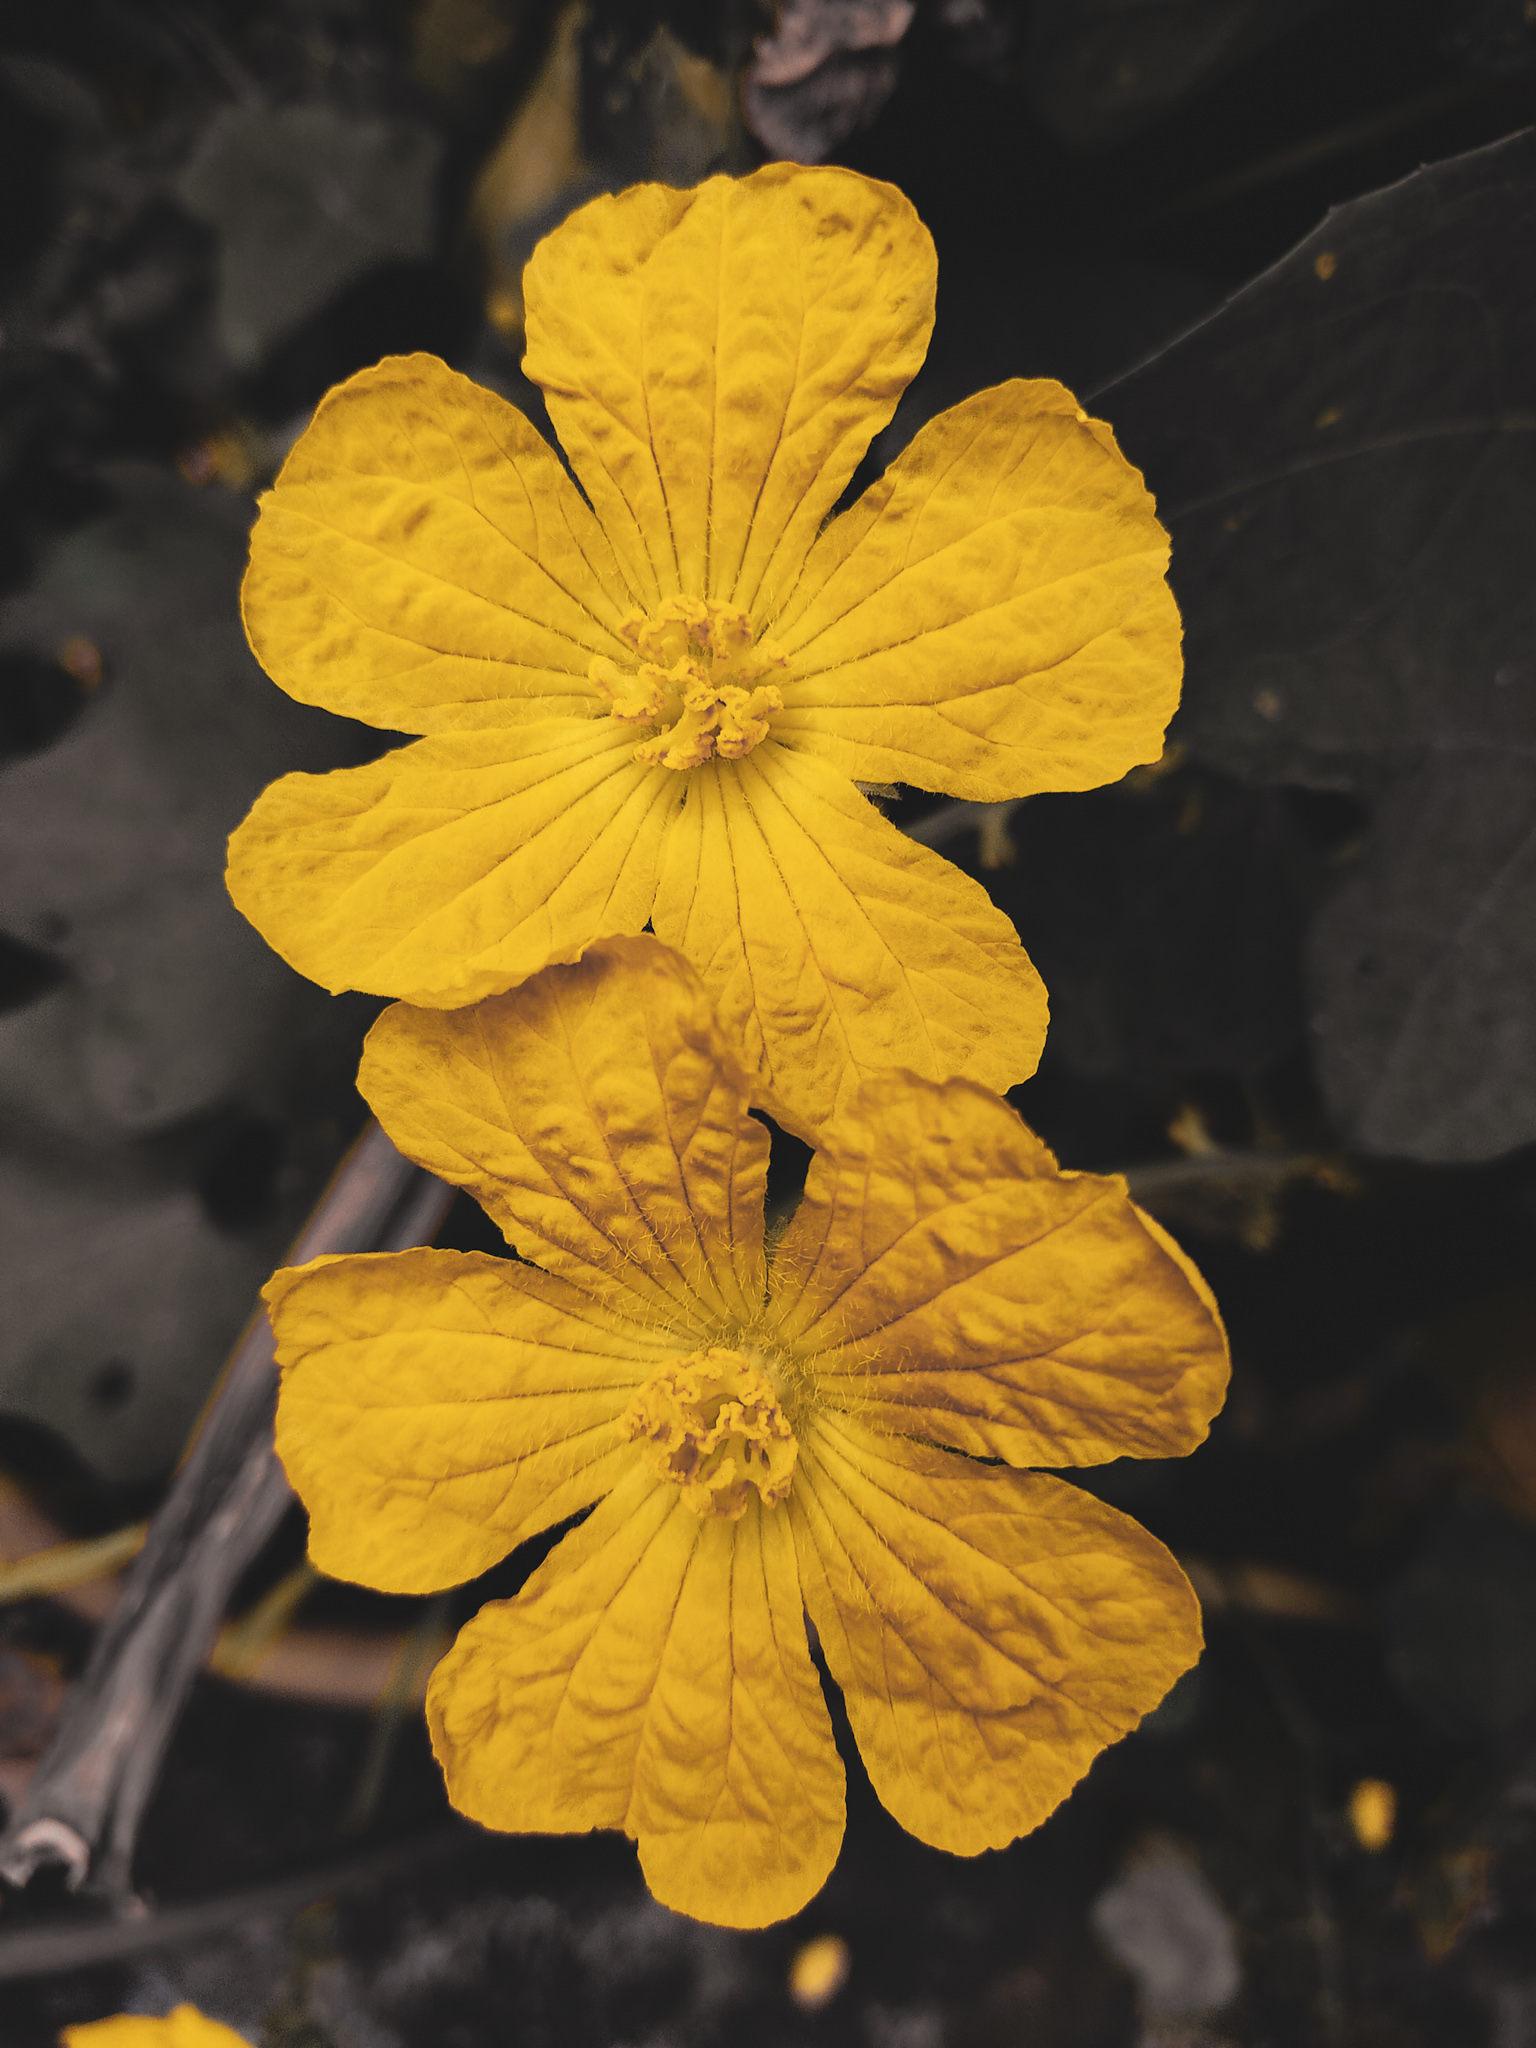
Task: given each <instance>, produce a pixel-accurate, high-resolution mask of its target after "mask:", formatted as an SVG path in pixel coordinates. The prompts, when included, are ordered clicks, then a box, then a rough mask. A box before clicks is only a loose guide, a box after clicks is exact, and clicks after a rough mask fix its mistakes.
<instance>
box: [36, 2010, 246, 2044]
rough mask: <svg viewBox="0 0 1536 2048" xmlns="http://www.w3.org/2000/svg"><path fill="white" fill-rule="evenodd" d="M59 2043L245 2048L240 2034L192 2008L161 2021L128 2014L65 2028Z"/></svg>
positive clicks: (167, 2016) (174, 2013) (175, 2011)
mask: <svg viewBox="0 0 1536 2048" xmlns="http://www.w3.org/2000/svg"><path fill="white" fill-rule="evenodd" d="M59 2040H60V2042H61V2043H62V2044H63V2048H247V2044H246V2041H245V2037H244V2035H243V2034H237V2033H236V2032H235V2030H234V2028H233V2027H225V2026H221V2025H220V2024H219V2022H218V2021H217V2020H211V2019H209V2018H207V2017H206V2015H205V2014H203V2013H200V2012H199V2011H198V2009H197V2007H196V2006H195V2005H178V2006H177V2007H176V2008H175V2009H174V2011H172V2012H168V2013H167V2014H166V2016H165V2018H164V2019H162V2020H152V2019H142V2018H140V2017H139V2015H138V2014H137V2013H130V2012H125V2013H119V2014H118V2015H117V2017H116V2018H115V2019H110V2020H89V2021H87V2022H86V2023H85V2025H83V2026H78V2027H65V2028H64V2030H63V2032H62V2033H61V2034H60V2035H59Z"/></svg>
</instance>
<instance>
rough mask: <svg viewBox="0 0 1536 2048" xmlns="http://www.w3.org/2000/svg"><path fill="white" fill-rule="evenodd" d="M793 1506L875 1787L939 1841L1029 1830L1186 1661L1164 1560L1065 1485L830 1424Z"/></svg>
mask: <svg viewBox="0 0 1536 2048" xmlns="http://www.w3.org/2000/svg"><path fill="white" fill-rule="evenodd" d="M790 1512H791V1516H792V1518H793V1522H794V1531H795V1547H796V1550H797V1552H798V1554H799V1559H800V1578H801V1583H802V1585H803V1587H804V1589H805V1603H806V1606H807V1607H808V1609H809V1610H810V1615H811V1619H812V1621H813V1622H814V1623H815V1625H816V1631H817V1634H818V1635H819V1637H820V1639H821V1647H822V1651H823V1653H824V1655H825V1657H826V1660H827V1668H828V1670H829V1671H830V1672H831V1673H832V1676H833V1677H834V1678H835V1679H836V1680H837V1683H838V1684H839V1685H840V1686H841V1687H842V1689H843V1696H844V1698H845V1700H846V1702H847V1707H848V1719H849V1721H850V1723H851V1724H852V1728H853V1733H854V1737H855V1739H856V1740H857V1742H858V1745H859V1754H860V1755H861V1756H862V1757H863V1759H864V1763H865V1766H866V1768H867V1769H868V1771H869V1775H870V1780H871V1782H872V1783H873V1785H874V1788H875V1790H876V1792H878V1793H879V1795H880V1798H881V1800H882V1801H883V1802H884V1804H885V1805H886V1806H887V1807H888V1808H889V1810H890V1811H891V1812H892V1813H893V1814H894V1815H895V1816H896V1818H897V1820H899V1821H900V1822H901V1824H902V1826H903V1827H904V1828H907V1829H909V1830H910V1831H911V1833H913V1834H914V1835H916V1836H918V1837H919V1839H920V1840H922V1841H924V1842H929V1843H931V1844H932V1845H933V1847H934V1848H936V1849H948V1850H951V1851H953V1852H954V1853H955V1854H956V1855H960V1856H974V1855H976V1854H977V1853H978V1852H979V1851H980V1850H982V1849H999V1848H1001V1847H1002V1846H1003V1844H1004V1843H1005V1842H1010V1841H1012V1840H1013V1838H1014V1836H1015V1835H1022V1834H1025V1833H1027V1832H1028V1830H1029V1829H1030V1828H1033V1827H1038V1826H1039V1824H1040V1822H1041V1821H1043V1820H1044V1819H1045V1817H1046V1816H1047V1814H1049V1813H1050V1812H1051V1811H1052V1809H1053V1808H1054V1807H1056V1806H1057V1805H1059V1804H1060V1802H1061V1801H1062V1800H1063V1799H1064V1798H1065V1797H1066V1795H1067V1794H1068V1793H1069V1792H1070V1791H1071V1789H1072V1787H1073V1786H1074V1785H1075V1784H1076V1783H1077V1781H1078V1779H1079V1778H1081V1777H1082V1775H1083V1773H1084V1772H1085V1771H1086V1770H1087V1769H1088V1766H1089V1765H1090V1764H1091V1763H1092V1762H1093V1759H1094V1758H1095V1757H1096V1756H1097V1755H1098V1753H1099V1751H1100V1750H1102V1749H1103V1748H1105V1746H1106V1745H1107V1744H1109V1743H1111V1742H1114V1741H1115V1740H1117V1738H1118V1737H1120V1736H1121V1735H1124V1734H1125V1733H1126V1732H1127V1731H1128V1730H1129V1729H1131V1728H1134V1727H1135V1726H1136V1723H1137V1722H1138V1721H1139V1720H1140V1719H1141V1717H1142V1716H1143V1715H1144V1714H1146V1713H1148V1712H1150V1710H1151V1709H1152V1708H1153V1707H1155V1706H1156V1705H1157V1703H1158V1701H1159V1700H1160V1699H1162V1697H1163V1695H1164V1694H1165V1693H1166V1692H1167V1690H1168V1688H1169V1687H1170V1686H1171V1685H1172V1684H1173V1682H1174V1680H1175V1679H1176V1678H1177V1677H1178V1676H1179V1674H1180V1673H1181V1672H1183V1671H1187V1670H1188V1669H1189V1667H1190V1666H1191V1665H1192V1664H1193V1663H1194V1662H1195V1660H1196V1658H1197V1657H1198V1656H1199V1654H1200V1646H1201V1637H1200V1610H1199V1606H1198V1603H1197V1602H1196V1599H1195V1596H1194V1594H1193V1592H1192V1591H1191V1590H1190V1586H1189V1582H1188V1580H1187V1579H1186V1578H1185V1576H1184V1574H1183V1573H1182V1572H1181V1571H1180V1569H1179V1567H1178V1565H1177V1564H1176V1563H1175V1561H1174V1559H1173V1558H1172V1557H1170V1556H1169V1554H1168V1552H1167V1551H1166V1550H1165V1549H1164V1548H1163V1546H1162V1544H1160V1543H1159V1542H1157V1540H1156V1539H1155V1538H1154V1537H1152V1536H1149V1535H1148V1534H1147V1532H1146V1530H1145V1529H1143V1528H1141V1527H1139V1526H1138V1524H1137V1523H1135V1522H1133V1521H1131V1520H1130V1518H1129V1517H1128V1516H1126V1515H1122V1514H1120V1513H1118V1512H1117V1510H1115V1509H1114V1508H1109V1507H1105V1506H1104V1505H1103V1503H1102V1502H1100V1501H1097V1500H1095V1499H1093V1497H1092V1496H1091V1495H1089V1494H1085V1493H1083V1492H1081V1491H1080V1490H1079V1489H1078V1488H1077V1487H1074V1486H1068V1485H1066V1484H1065V1483H1064V1482H1063V1481H1062V1480H1059V1479H1048V1478H1045V1477H1044V1476H1042V1475H1041V1474H1038V1473H1021V1472H1003V1471H999V1470H998V1469H997V1468H996V1467H989V1466H985V1465H975V1464H972V1463H970V1462H969V1461H968V1460H965V1459H962V1458H959V1457H956V1456H955V1455H954V1453H953V1452H946V1451H939V1450H933V1449H931V1448H929V1447H927V1446H925V1445H920V1444H914V1443H911V1442H908V1441H906V1440H904V1439H902V1438H899V1437H890V1438H885V1437H880V1436H877V1435H876V1434H874V1433H873V1432H872V1431H870V1430H866V1429H863V1428H861V1427H860V1426H859V1425H858V1424H856V1423H852V1422H849V1421H847V1420H844V1419H836V1418H833V1417H829V1416H824V1417H822V1418H821V1419H820V1421H818V1422H817V1423H816V1424H815V1425H814V1426H813V1427H812V1428H811V1430H810V1431H808V1432H807V1433H806V1434H804V1435H802V1437H801V1444H800V1464H799V1467H798V1470H797V1472H796V1478H795V1491H794V1494H793V1496H792V1498H791V1502H790Z"/></svg>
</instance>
